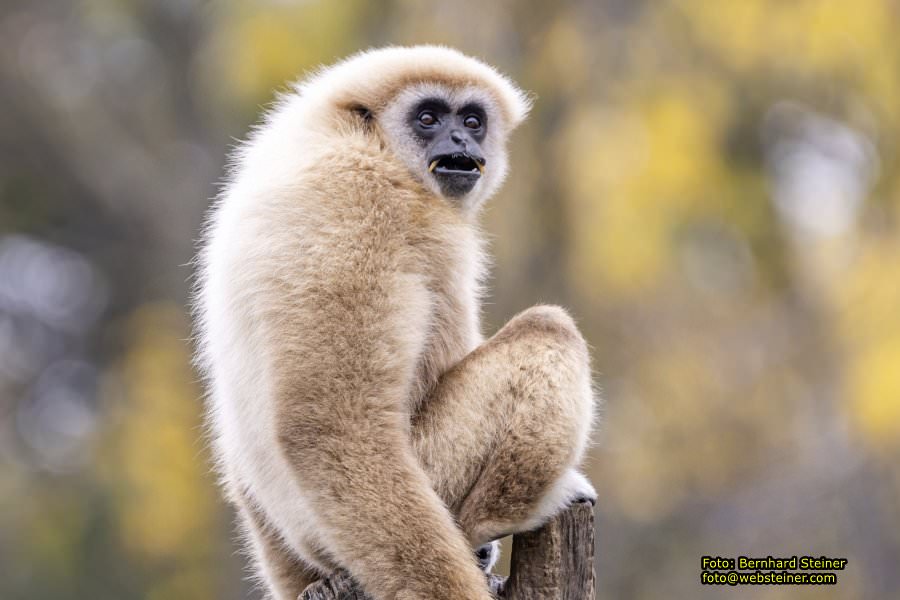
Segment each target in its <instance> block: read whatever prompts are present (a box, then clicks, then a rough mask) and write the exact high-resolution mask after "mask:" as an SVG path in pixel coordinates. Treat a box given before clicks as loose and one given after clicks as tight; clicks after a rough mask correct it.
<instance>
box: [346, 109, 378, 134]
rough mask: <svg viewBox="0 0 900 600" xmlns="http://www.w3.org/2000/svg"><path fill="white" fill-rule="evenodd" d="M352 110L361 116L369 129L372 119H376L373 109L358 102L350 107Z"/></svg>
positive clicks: (360, 118)
mask: <svg viewBox="0 0 900 600" xmlns="http://www.w3.org/2000/svg"><path fill="white" fill-rule="evenodd" d="M350 111H351V112H352V113H353V114H354V115H356V116H357V117H358V118H359V120H360V121H361V122H362V123H363V125H365V127H366V129H367V130H368V129H369V128H370V127H371V125H372V121H373V120H374V119H375V115H373V114H372V111H371V110H369V109H368V108H367V107H365V106H363V105H361V104H356V105H354V106H351V107H350Z"/></svg>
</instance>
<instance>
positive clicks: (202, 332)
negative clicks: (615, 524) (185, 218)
mask: <svg viewBox="0 0 900 600" xmlns="http://www.w3.org/2000/svg"><path fill="white" fill-rule="evenodd" d="M528 110H529V100H528V98H527V97H526V96H525V94H523V92H521V91H520V90H519V89H518V88H517V87H516V86H515V85H514V84H513V83H512V82H511V81H510V80H509V79H507V78H506V77H504V76H503V75H501V74H499V73H498V72H497V71H496V70H494V69H493V68H492V67H489V66H487V65H486V64H484V63H482V62H480V61H478V60H475V59H473V58H470V57H468V56H465V55H463V54H461V53H459V52H457V51H455V50H451V49H448V48H443V47H434V46H419V47H391V48H385V49H379V50H373V51H368V52H363V53H360V54H357V55H355V56H353V57H351V58H348V59H346V60H344V61H343V62H340V63H338V64H336V65H334V66H332V67H330V68H326V69H323V70H321V71H319V72H318V73H316V74H314V75H312V76H311V77H309V78H308V79H307V80H306V81H304V82H302V83H300V84H298V85H297V86H296V88H295V90H294V91H293V92H292V93H290V94H288V95H286V96H284V97H282V98H281V99H280V101H279V102H278V103H277V106H276V107H275V108H274V109H273V110H271V111H270V112H269V113H268V114H267V115H266V117H265V119H264V121H263V123H262V124H261V125H260V126H259V127H258V128H257V129H256V130H255V131H253V133H252V134H251V135H250V137H249V140H248V141H247V142H246V143H244V144H243V145H242V146H241V147H240V148H239V149H238V150H237V151H236V152H235V154H234V156H233V165H232V170H231V175H230V178H229V180H228V182H227V185H226V186H225V188H224V191H223V193H222V194H221V196H220V198H219V199H218V201H217V202H216V203H215V205H214V207H213V208H212V210H211V212H210V215H209V219H208V222H207V227H206V232H205V237H204V242H203V245H202V249H201V252H200V256H199V259H198V262H199V269H198V270H199V275H198V285H197V293H196V299H195V313H196V318H197V329H198V339H199V352H198V363H199V365H200V367H201V369H202V371H203V373H204V375H205V378H206V380H207V382H208V405H209V422H210V428H211V432H212V438H213V442H212V445H213V449H214V454H215V457H216V459H217V463H218V468H219V469H220V472H221V474H222V480H223V485H224V489H225V491H226V494H227V497H228V498H229V500H230V501H231V502H233V503H234V504H235V505H236V506H237V508H238V512H239V514H240V519H241V520H242V522H243V524H244V527H245V529H246V531H247V534H248V535H247V537H248V539H249V542H250V547H251V550H252V553H253V556H254V557H255V561H256V563H257V567H258V572H259V575H260V577H261V579H262V580H263V581H264V582H265V583H266V585H267V587H268V589H269V591H270V593H271V595H272V597H273V598H276V599H278V600H288V599H289V600H295V599H296V598H297V596H298V594H300V593H301V592H302V591H303V590H304V588H305V587H306V586H307V585H308V584H309V583H311V582H313V581H315V580H316V579H318V578H321V577H325V576H327V575H328V574H329V573H331V572H333V571H334V570H335V569H337V568H344V569H347V570H348V571H349V572H350V573H351V574H352V576H353V577H354V578H355V579H356V580H357V581H358V582H359V583H360V585H361V586H362V587H363V588H364V589H365V590H366V591H367V592H368V593H369V594H371V595H372V596H374V597H375V598H378V599H380V600H393V599H400V600H425V599H437V600H460V599H465V600H488V599H489V598H491V594H490V592H489V590H488V588H487V585H486V583H485V575H484V573H483V572H482V570H481V569H479V566H478V561H477V560H476V556H475V554H474V551H473V549H475V548H479V547H482V550H481V552H480V555H479V558H480V559H481V560H482V562H483V563H484V564H483V565H482V566H488V564H489V563H492V561H493V556H494V554H493V549H492V547H491V546H488V547H487V549H485V548H484V547H483V545H485V544H488V543H490V542H491V541H492V540H496V539H497V538H499V537H501V536H504V535H507V534H509V533H513V532H518V531H523V530H528V529H532V528H534V527H536V526H538V525H540V524H541V523H542V522H543V521H544V520H546V519H548V518H549V517H551V516H552V515H554V514H555V513H556V512H558V511H559V510H561V509H562V508H563V507H565V506H566V505H567V504H569V503H571V502H575V501H585V500H588V501H591V502H593V501H594V499H595V498H596V494H595V492H594V490H593V488H592V487H591V485H590V483H589V482H588V481H587V479H586V478H585V477H584V476H583V475H581V474H580V473H579V471H578V470H577V469H578V465H579V463H580V462H581V460H582V457H583V455H584V451H585V447H586V445H587V443H588V438H589V435H590V430H591V426H592V421H593V412H594V408H593V407H594V394H593V392H592V388H591V372H590V360H589V356H588V350H587V346H586V344H585V341H584V339H583V338H582V336H581V334H580V333H579V331H578V329H577V328H576V326H575V324H574V322H573V321H572V319H571V318H570V317H569V315H568V314H567V313H566V312H565V311H564V310H563V309H561V308H558V307H554V306H536V307H533V308H530V309H528V310H525V311H524V312H522V313H521V314H519V315H517V316H515V317H514V318H513V319H512V320H510V321H509V322H508V323H507V324H506V325H505V326H504V327H503V328H501V329H500V330H499V331H498V332H497V333H496V334H495V335H493V337H491V338H489V339H487V340H486V341H485V340H484V338H483V337H482V334H481V328H480V323H479V312H480V298H481V295H482V281H483V279H484V276H485V271H486V255H485V243H484V241H483V237H482V234H481V233H480V231H479V226H478V224H477V217H478V213H479V208H480V207H481V206H482V204H483V203H484V201H485V200H486V199H487V198H488V197H489V196H491V195H492V194H493V193H494V192H495V191H496V190H497V189H498V187H499V186H500V184H501V182H502V181H503V179H504V177H505V176H506V172H507V162H508V159H507V150H506V146H507V140H508V138H509V135H510V133H511V132H512V131H513V129H515V128H516V126H517V125H519V123H521V122H522V120H523V119H524V118H525V116H526V114H527V112H528Z"/></svg>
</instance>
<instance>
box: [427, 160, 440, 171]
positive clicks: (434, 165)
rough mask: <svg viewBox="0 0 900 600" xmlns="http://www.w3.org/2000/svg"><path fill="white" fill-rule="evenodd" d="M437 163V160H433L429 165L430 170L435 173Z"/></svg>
mask: <svg viewBox="0 0 900 600" xmlns="http://www.w3.org/2000/svg"><path fill="white" fill-rule="evenodd" d="M437 164H438V161H436V160H433V161H431V164H430V165H428V172H429V173H433V172H434V170H435V169H436V168H437Z"/></svg>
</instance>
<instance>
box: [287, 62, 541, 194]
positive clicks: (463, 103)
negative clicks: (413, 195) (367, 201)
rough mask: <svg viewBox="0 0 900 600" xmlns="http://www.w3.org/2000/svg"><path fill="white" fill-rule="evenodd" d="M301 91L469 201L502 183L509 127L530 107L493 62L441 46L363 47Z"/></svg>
mask: <svg viewBox="0 0 900 600" xmlns="http://www.w3.org/2000/svg"><path fill="white" fill-rule="evenodd" d="M299 91H300V95H301V97H304V96H305V97H306V98H307V100H312V99H313V98H310V96H317V97H318V98H319V99H320V100H322V101H323V102H327V103H328V104H329V105H330V106H331V107H332V108H333V109H334V110H335V111H337V114H335V116H336V117H337V118H338V119H339V120H340V121H341V122H344V121H345V119H346V118H352V119H354V120H355V122H356V123H357V124H360V123H361V124H362V125H363V126H365V127H366V128H367V129H368V130H369V131H371V132H373V133H374V134H376V135H378V136H379V137H380V141H381V142H382V143H383V145H385V146H386V147H387V148H389V149H390V150H391V151H392V153H393V155H394V156H395V157H396V158H397V159H399V161H400V162H401V163H402V164H403V166H405V167H406V168H407V169H408V170H409V172H410V174H411V175H412V176H413V178H414V179H416V180H417V181H419V182H421V183H422V184H424V185H425V187H427V188H428V189H430V190H431V191H432V192H433V193H435V194H437V195H439V196H441V197H443V198H445V199H446V200H447V201H449V202H452V203H454V204H456V205H458V206H460V207H461V208H465V209H471V208H475V207H478V206H480V205H481V203H482V202H483V201H484V200H485V199H487V198H488V197H489V196H491V195H492V194H493V193H494V192H495V191H496V190H497V189H498V188H499V187H500V184H501V183H502V182H503V179H504V178H505V176H506V172H507V168H508V158H507V151H506V145H507V140H508V138H509V134H510V133H511V132H512V130H513V129H515V127H516V126H517V125H519V123H521V122H522V120H523V119H524V118H525V116H526V114H527V113H528V109H529V108H530V102H529V100H528V98H527V97H526V95H525V94H524V93H523V92H522V91H521V90H520V89H519V88H518V87H516V85H515V84H513V83H512V82H511V81H510V80H509V79H508V78H506V77H505V76H503V75H501V74H500V73H498V72H497V71H496V70H494V69H493V68H492V67H490V66H488V65H486V64H484V63H482V62H480V61H478V60H476V59H474V58H471V57H468V56H466V55H464V54H462V53H460V52H458V51H456V50H452V49H450V48H444V47H439V46H414V47H390V48H383V49H378V50H371V51H368V52H363V53H360V54H357V55H355V56H352V57H350V58H348V59H346V60H345V61H343V62H341V63H338V64H337V65H335V66H333V67H330V68H328V69H326V70H324V71H323V72H321V73H320V74H319V75H318V76H317V77H314V78H313V79H312V80H310V81H308V82H306V83H305V84H301V86H300V88H299Z"/></svg>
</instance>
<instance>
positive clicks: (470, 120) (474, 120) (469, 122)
mask: <svg viewBox="0 0 900 600" xmlns="http://www.w3.org/2000/svg"><path fill="white" fill-rule="evenodd" d="M463 125H465V126H466V127H468V128H469V129H478V128H480V127H481V119H479V118H478V117H476V116H475V115H469V116H468V117H466V118H465V120H464V121H463Z"/></svg>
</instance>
